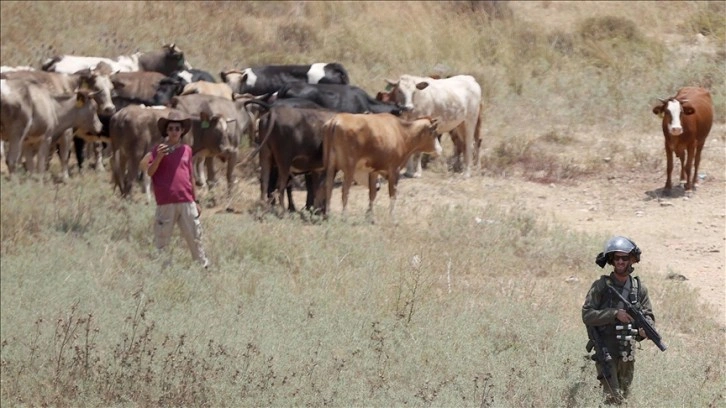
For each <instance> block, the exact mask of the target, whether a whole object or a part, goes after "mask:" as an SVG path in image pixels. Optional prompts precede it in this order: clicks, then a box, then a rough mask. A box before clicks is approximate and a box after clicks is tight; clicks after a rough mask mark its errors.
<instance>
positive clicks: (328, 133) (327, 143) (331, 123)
mask: <svg viewBox="0 0 726 408" xmlns="http://www.w3.org/2000/svg"><path fill="white" fill-rule="evenodd" d="M335 124H336V120H335V116H333V117H332V118H330V119H328V121H327V122H325V123H324V124H323V127H322V130H323V166H325V169H326V172H327V168H328V161H329V160H330V153H331V152H330V151H331V150H332V149H333V143H332V140H333V135H334V134H335ZM333 166H335V163H333Z"/></svg>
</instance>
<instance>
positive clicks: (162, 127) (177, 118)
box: [157, 110, 192, 137]
mask: <svg viewBox="0 0 726 408" xmlns="http://www.w3.org/2000/svg"><path fill="white" fill-rule="evenodd" d="M169 122H177V123H180V124H181V126H182V133H181V136H184V135H186V134H187V132H189V129H191V127H192V119H191V118H190V117H189V116H187V115H186V114H184V112H181V111H178V110H170V111H169V114H168V115H167V116H166V117H161V118H159V120H158V122H157V125H158V126H159V132H161V135H162V136H163V137H166V136H167V134H166V126H167V125H168V124H169Z"/></svg>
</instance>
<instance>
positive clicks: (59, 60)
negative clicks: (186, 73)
mask: <svg viewBox="0 0 726 408" xmlns="http://www.w3.org/2000/svg"><path fill="white" fill-rule="evenodd" d="M101 62H105V63H106V64H108V65H109V66H110V67H111V71H112V72H137V71H156V72H161V73H162V74H164V75H167V76H168V75H171V73H172V72H174V71H178V70H181V69H185V68H186V69H191V68H192V67H191V65H189V63H187V62H186V60H185V59H184V52H182V50H181V49H179V47H177V46H176V45H174V44H165V45H164V46H162V49H161V50H158V51H150V52H137V53H135V54H132V55H121V56H118V57H116V58H115V59H112V58H104V57H82V56H78V55H61V56H56V57H53V58H51V59H49V60H47V61H46V62H45V63H43V67H42V68H43V71H50V72H64V73H67V74H75V73H76V72H78V71H81V70H83V69H87V68H88V69H95V68H96V66H98V64H100V63H101Z"/></svg>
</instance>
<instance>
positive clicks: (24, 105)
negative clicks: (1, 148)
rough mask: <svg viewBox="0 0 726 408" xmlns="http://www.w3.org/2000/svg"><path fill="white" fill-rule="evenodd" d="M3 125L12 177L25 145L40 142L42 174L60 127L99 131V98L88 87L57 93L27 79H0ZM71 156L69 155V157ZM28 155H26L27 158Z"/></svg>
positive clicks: (31, 166)
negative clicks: (74, 91)
mask: <svg viewBox="0 0 726 408" xmlns="http://www.w3.org/2000/svg"><path fill="white" fill-rule="evenodd" d="M0 106H1V107H0V128H2V139H3V140H5V141H8V142H9V145H8V152H7V157H6V162H7V165H8V173H9V175H10V176H12V173H13V172H14V171H15V166H16V163H17V162H18V160H19V158H20V153H21V148H22V146H23V145H24V144H26V143H27V144H30V145H33V144H38V145H39V147H38V153H39V154H38V161H37V164H36V166H33V165H32V156H30V157H29V159H30V162H28V163H26V164H27V165H28V166H29V168H30V169H31V171H32V170H33V167H35V170H36V171H37V172H38V173H40V174H41V175H42V174H43V173H44V172H45V168H46V163H47V160H46V159H47V155H48V153H49V151H50V146H51V145H53V144H54V142H55V141H54V140H53V138H54V136H56V135H58V134H59V133H60V132H59V129H61V130H62V129H68V128H71V127H77V128H80V129H88V130H90V131H95V132H98V131H100V130H101V122H100V120H99V119H98V115H97V109H98V106H97V105H96V101H94V100H93V98H92V97H91V95H90V93H89V92H88V91H87V90H80V91H78V92H76V93H73V94H64V95H54V94H52V93H51V92H50V91H49V90H48V89H47V88H46V87H44V86H42V85H38V84H37V83H35V82H31V81H26V80H23V79H2V80H0ZM66 157H67V156H66ZM27 158H28V156H26V159H27Z"/></svg>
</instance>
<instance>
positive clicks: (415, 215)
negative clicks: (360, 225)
mask: <svg viewBox="0 0 726 408" xmlns="http://www.w3.org/2000/svg"><path fill="white" fill-rule="evenodd" d="M724 134H726V126H724V125H723V124H720V125H715V126H714V129H713V130H712V131H711V136H710V137H709V139H708V140H707V142H706V146H705V148H704V151H703V157H702V163H701V168H700V169H699V173H700V175H701V184H700V185H699V186H698V188H697V189H696V191H695V192H694V193H693V194H691V195H690V196H687V195H686V194H685V192H684V191H683V189H682V187H680V186H678V187H674V188H673V190H672V192H671V194H670V195H666V194H665V193H664V191H663V190H662V189H663V186H664V184H665V153H664V152H663V147H662V139H660V138H662V136H660V138H659V137H658V136H659V135H658V133H654V134H649V135H637V136H638V137H641V138H643V140H649V142H648V144H649V145H652V146H649V147H648V149H652V152H653V153H652V154H653V155H661V156H662V161H663V165H662V166H660V168H658V169H654V170H652V171H647V172H644V171H642V170H641V171H632V170H629V169H617V168H616V169H613V170H610V171H608V172H607V173H606V174H598V175H595V176H592V177H589V178H582V179H577V180H568V183H566V184H560V183H553V184H542V183H537V182H531V181H527V180H524V179H522V178H519V177H516V176H513V177H506V178H501V177H485V176H473V177H471V178H468V179H464V178H462V177H461V175H460V174H437V173H431V172H426V171H424V175H423V177H422V178H420V179H401V181H400V183H399V198H398V200H397V203H396V213H397V215H398V217H397V218H398V220H399V222H406V223H408V222H413V221H412V219H418V220H419V221H421V222H424V219H425V215H424V214H425V212H426V211H427V210H428V209H431V208H435V207H436V206H441V205H446V204H447V203H449V204H450V205H452V206H462V205H465V206H468V207H469V208H476V207H478V206H481V207H484V206H486V205H488V204H491V203H496V204H499V205H505V206H506V205H518V206H521V205H522V203H524V205H525V206H526V208H528V209H530V210H531V211H532V212H533V213H536V214H540V215H541V217H543V219H547V220H550V219H551V220H555V221H556V222H558V223H560V224H562V225H564V226H565V227H566V228H569V229H572V230H575V231H583V232H587V233H598V234H603V235H610V234H613V235H614V234H622V235H626V236H629V237H630V238H632V239H633V240H634V241H635V242H636V243H637V244H638V246H639V247H640V248H641V249H642V251H643V255H642V261H641V263H640V264H639V265H638V266H637V269H638V273H639V274H640V275H642V276H644V277H645V278H646V279H678V280H683V281H684V282H685V283H686V284H688V285H691V286H692V287H693V288H695V289H697V290H698V291H699V300H700V301H701V302H704V303H707V304H710V305H712V306H713V307H714V308H715V310H716V311H717V313H718V316H716V318H717V320H718V321H719V322H720V324H721V325H722V326H724V327H726V262H725V260H726V259H725V254H726V143H725V142H726V140H724V137H723V135H724ZM574 153H575V154H576V152H574ZM679 171H680V166H679V165H678V161H677V160H676V165H675V169H674V172H673V174H674V182H675V181H676V180H677V179H678V175H679ZM245 184H246V183H245ZM240 187H242V189H243V190H245V192H243V193H242V194H243V195H244V196H246V197H247V198H246V199H245V200H244V201H245V202H236V203H235V208H236V207H239V206H242V207H245V206H248V205H249V201H248V200H252V199H256V198H257V197H259V190H258V189H259V187H257V185H256V184H254V183H252V184H251V185H249V186H240ZM248 192H249V193H248ZM294 198H295V200H296V203H297V204H298V205H301V204H303V203H304V202H305V193H304V192H303V191H296V192H295V193H294ZM513 199H514V200H513ZM332 201H333V202H332V203H331V204H332V205H331V206H332V211H333V214H334V215H339V214H340V211H341V202H340V189H339V188H336V189H335V190H334V191H333V200H332ZM367 205H368V191H367V188H366V187H361V186H353V188H352V189H351V192H350V197H349V202H348V215H349V217H352V218H357V217H358V218H361V220H362V217H363V215H364V213H365V211H366V209H367ZM388 206H389V200H388V191H387V189H386V187H385V186H384V187H382V188H381V190H380V192H379V193H378V197H377V198H376V202H375V212H376V219H377V220H380V221H381V222H388V221H389V220H388V218H387V216H388ZM220 210H221V211H224V210H223V209H221V208H220ZM594 256H595V254H593V260H594ZM593 262H594V261H593ZM593 266H594V264H593ZM565 278H567V276H563V279H565Z"/></svg>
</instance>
